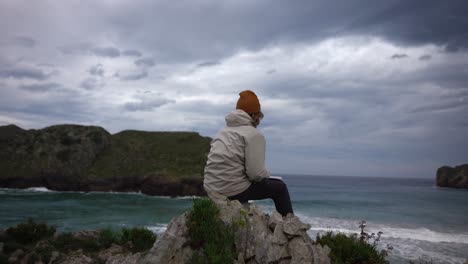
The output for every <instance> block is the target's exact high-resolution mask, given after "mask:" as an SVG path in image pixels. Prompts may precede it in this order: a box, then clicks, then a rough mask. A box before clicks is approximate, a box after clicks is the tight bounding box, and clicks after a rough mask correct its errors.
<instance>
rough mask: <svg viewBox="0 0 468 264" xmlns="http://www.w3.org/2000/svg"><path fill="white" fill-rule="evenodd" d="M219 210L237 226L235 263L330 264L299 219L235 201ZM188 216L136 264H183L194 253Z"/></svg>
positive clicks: (326, 251)
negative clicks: (268, 212)
mask: <svg viewBox="0 0 468 264" xmlns="http://www.w3.org/2000/svg"><path fill="white" fill-rule="evenodd" d="M218 207H219V209H220V218H221V220H222V221H223V222H224V223H226V224H229V225H234V226H236V231H235V242H234V243H235V247H236V250H237V252H236V253H237V260H235V261H234V263H237V264H260V263H261V264H263V263H280V264H290V263H313V264H329V263H330V258H329V257H328V254H329V252H330V250H329V249H328V248H327V247H321V246H319V245H315V244H314V243H313V241H312V239H311V238H310V237H309V236H308V235H307V233H306V230H307V229H309V228H310V225H307V224H304V223H302V222H301V221H300V219H299V218H298V217H296V216H293V215H290V216H288V217H284V218H283V217H282V216H281V215H280V214H278V213H277V212H274V213H273V214H272V216H269V215H268V214H265V213H264V212H263V210H262V209H261V208H260V207H257V206H255V205H254V204H251V205H250V206H249V207H245V206H243V205H242V204H240V203H239V202H238V201H228V202H225V201H223V202H222V203H220V204H218ZM187 216H188V213H185V214H182V215H181V216H179V217H176V218H174V219H173V220H172V221H171V223H170V224H169V226H168V228H167V230H166V232H165V233H164V234H163V235H162V237H161V238H159V239H158V240H157V242H156V243H155V244H154V246H153V248H152V249H150V251H149V252H148V253H147V254H146V255H144V256H142V257H141V259H140V261H139V262H138V263H143V264H149V263H186V261H187V260H189V259H190V257H191V255H192V253H193V251H192V249H191V248H190V246H189V243H188V238H187V235H188V234H187V231H188V230H187V227H186V221H187ZM240 223H242V224H240ZM271 227H274V228H271ZM112 263H114V262H112ZM115 263H117V262H115ZM128 263H132V262H128ZM132 264H133V263H132Z"/></svg>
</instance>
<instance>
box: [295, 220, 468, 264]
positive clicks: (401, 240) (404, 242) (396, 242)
mask: <svg viewBox="0 0 468 264" xmlns="http://www.w3.org/2000/svg"><path fill="white" fill-rule="evenodd" d="M298 216H299V217H300V218H301V220H302V221H304V222H306V223H309V224H311V225H312V228H311V229H310V230H309V231H308V234H309V236H311V237H312V238H315V236H316V235H317V234H323V233H324V232H327V231H333V232H341V233H345V234H354V233H359V232H360V230H359V228H358V225H359V221H356V220H345V219H335V218H321V217H308V216H304V215H301V214H299V215H298ZM366 231H367V232H369V233H372V232H374V233H377V232H379V231H382V232H383V235H382V239H381V243H380V247H381V248H382V249H383V248H384V246H385V245H386V244H387V243H388V244H391V245H392V246H393V247H394V250H393V252H392V253H391V256H390V257H391V258H394V259H395V261H391V263H394V262H395V263H407V260H409V259H413V260H416V262H417V261H418V259H414V258H415V257H421V258H422V259H423V260H425V261H429V262H430V261H432V263H464V262H465V256H464V255H461V256H457V254H459V253H457V252H463V251H464V250H463V248H467V247H468V233H444V232H438V231H434V230H430V229H428V228H413V229H412V228H404V227H397V226H390V225H383V224H376V223H372V222H368V223H367V228H366ZM448 243H450V244H448ZM452 243H455V244H452ZM449 251H453V252H450V253H449ZM447 254H448V255H447ZM462 256H463V257H462ZM403 259H406V261H403Z"/></svg>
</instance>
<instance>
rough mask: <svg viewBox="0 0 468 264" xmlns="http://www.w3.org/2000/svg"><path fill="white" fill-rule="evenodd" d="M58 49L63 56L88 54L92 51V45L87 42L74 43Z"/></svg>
mask: <svg viewBox="0 0 468 264" xmlns="http://www.w3.org/2000/svg"><path fill="white" fill-rule="evenodd" d="M57 49H58V50H59V51H60V52H62V53H63V54H67V55H68V54H86V53H88V52H89V50H90V49H91V44H90V43H87V42H81V43H74V44H70V45H64V46H59V47H57Z"/></svg>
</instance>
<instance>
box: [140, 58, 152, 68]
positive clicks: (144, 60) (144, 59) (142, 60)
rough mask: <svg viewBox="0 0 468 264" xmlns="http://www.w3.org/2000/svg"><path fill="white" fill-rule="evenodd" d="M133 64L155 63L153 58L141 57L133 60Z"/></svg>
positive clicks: (149, 65) (150, 65) (143, 65)
mask: <svg viewBox="0 0 468 264" xmlns="http://www.w3.org/2000/svg"><path fill="white" fill-rule="evenodd" d="M135 65H137V66H141V67H153V66H154V65H155V62H154V59H153V58H143V59H138V60H136V61H135Z"/></svg>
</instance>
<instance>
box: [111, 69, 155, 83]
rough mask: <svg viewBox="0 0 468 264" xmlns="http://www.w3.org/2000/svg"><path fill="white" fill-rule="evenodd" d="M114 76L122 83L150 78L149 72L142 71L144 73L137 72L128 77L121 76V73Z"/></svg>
mask: <svg viewBox="0 0 468 264" xmlns="http://www.w3.org/2000/svg"><path fill="white" fill-rule="evenodd" d="M114 76H115V77H118V78H119V79H120V80H121V81H136V80H141V79H144V78H146V77H148V72H146V71H142V72H137V73H129V74H126V75H121V74H120V73H116V74H115V75H114Z"/></svg>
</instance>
